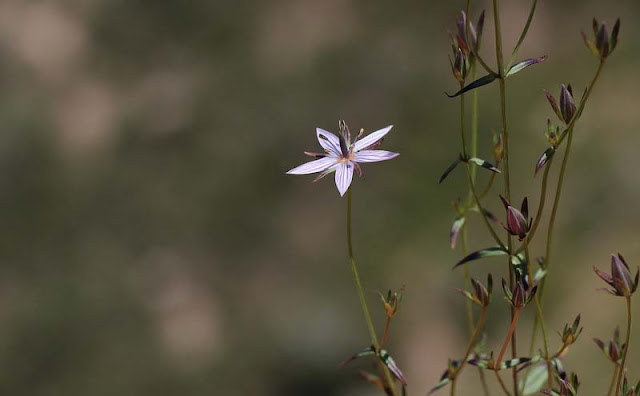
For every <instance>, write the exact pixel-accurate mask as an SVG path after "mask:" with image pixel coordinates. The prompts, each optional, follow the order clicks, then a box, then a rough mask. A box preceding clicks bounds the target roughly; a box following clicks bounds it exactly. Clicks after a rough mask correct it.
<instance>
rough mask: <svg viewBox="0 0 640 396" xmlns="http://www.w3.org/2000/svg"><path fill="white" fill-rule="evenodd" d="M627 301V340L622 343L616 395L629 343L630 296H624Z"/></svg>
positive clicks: (618, 391) (618, 392)
mask: <svg viewBox="0 0 640 396" xmlns="http://www.w3.org/2000/svg"><path fill="white" fill-rule="evenodd" d="M625 299H626V300H627V339H626V340H625V342H624V351H623V352H622V363H621V364H620V370H619V372H618V384H617V385H616V395H619V394H620V386H621V385H622V377H623V376H624V365H625V362H626V361H627V354H628V352H629V341H630V340H631V296H626V297H625Z"/></svg>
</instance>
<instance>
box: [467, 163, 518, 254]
mask: <svg viewBox="0 0 640 396" xmlns="http://www.w3.org/2000/svg"><path fill="white" fill-rule="evenodd" d="M466 168H467V181H468V184H469V188H470V189H471V193H472V194H473V198H474V200H475V201H476V206H478V211H479V212H480V215H481V216H482V219H483V220H484V223H485V225H486V226H487V229H488V230H489V233H491V236H492V237H493V239H494V240H495V241H496V243H497V244H498V245H499V246H500V247H501V248H502V249H503V250H505V251H507V252H509V251H511V249H508V248H507V247H506V246H505V245H504V243H502V240H500V237H499V236H498V234H496V231H495V230H494V229H493V226H492V225H491V223H490V222H489V219H488V218H487V214H486V213H485V210H484V209H483V208H482V204H481V203H480V198H479V197H478V193H477V192H476V187H475V186H474V185H473V180H471V169H469V168H470V165H469V164H467V166H466Z"/></svg>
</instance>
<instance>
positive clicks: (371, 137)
mask: <svg viewBox="0 0 640 396" xmlns="http://www.w3.org/2000/svg"><path fill="white" fill-rule="evenodd" d="M391 128H393V125H389V126H388V127H386V128H382V129H380V130H377V131H375V132H372V133H370V134H368V135H367V136H365V137H363V138H362V139H360V140H358V141H357V142H355V143H354V145H353V150H354V151H355V152H358V151H360V150H364V149H366V148H368V147H369V146H371V145H372V144H374V143H377V142H378V140H380V139H382V138H383V137H384V135H386V134H387V133H389V131H390V130H391Z"/></svg>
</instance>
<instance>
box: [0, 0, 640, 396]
mask: <svg viewBox="0 0 640 396" xmlns="http://www.w3.org/2000/svg"><path fill="white" fill-rule="evenodd" d="M463 3H464V2H463V1H459V2H435V1H403V2H391V1H387V2H370V1H356V0H324V1H316V0H299V1H296V0H270V1H238V2H231V1H213V2H212V1H195V0H194V1H191V0H187V1H141V0H126V1H125V0H112V1H101V0H90V1H73V0H59V1H25V0H3V1H2V2H0V70H1V72H0V86H1V87H2V89H1V90H0V125H1V126H2V127H1V130H2V133H0V257H1V258H2V261H1V263H2V264H1V265H0V393H2V394H7V395H15V396H19V395H47V396H48V395H66V396H74V395H115V394H120V395H154V396H160V395H223V394H224V395H369V394H373V393H374V392H375V391H374V390H373V389H372V388H370V387H369V386H368V385H366V384H363V383H362V382H361V381H360V379H359V378H358V376H357V370H356V369H357V368H358V367H360V368H367V367H368V364H367V363H356V364H354V365H353V367H348V368H345V369H339V368H338V363H339V362H340V361H342V360H343V359H344V358H345V357H346V356H348V355H350V354H351V353H352V352H354V351H356V350H358V349H360V348H361V347H364V346H366V345H367V344H368V341H367V333H366V328H365V325H364V323H363V321H362V318H361V312H360V308H359V304H358V300H357V297H356V294H355V291H354V289H353V285H352V279H351V274H350V271H349V268H348V262H347V258H346V242H345V224H344V221H345V204H346V201H345V200H344V199H341V198H340V197H339V195H338V194H337V191H336V189H335V185H334V184H333V182H332V180H330V178H327V179H325V180H322V181H320V182H318V183H311V180H312V179H313V177H312V176H308V177H293V176H285V174H284V173H285V172H286V171H287V170H288V169H290V168H292V167H294V166H295V165H297V164H299V163H301V162H302V161H305V160H306V159H307V157H305V156H303V155H302V151H303V150H316V149H317V143H316V140H315V134H314V128H315V127H322V128H325V129H328V130H333V131H335V130H336V126H337V120H338V119H339V118H344V119H346V120H347V122H348V123H349V124H350V126H351V128H352V130H358V129H359V128H365V130H367V131H372V130H375V129H378V128H381V127H384V126H386V125H388V124H394V125H395V127H394V129H393V130H392V132H391V133H390V134H389V136H388V138H387V139H386V140H385V146H386V147H385V148H387V149H389V150H392V151H397V152H400V153H401V156H400V157H399V158H397V159H395V160H393V161H390V162H387V163H384V164H367V165H365V166H364V167H363V168H364V172H365V175H364V177H363V178H361V179H357V180H355V182H354V185H353V189H354V191H353V193H354V205H355V206H354V216H355V218H354V232H355V252H356V256H357V259H358V263H359V266H360V270H361V275H362V277H363V280H364V283H365V288H366V292H367V296H368V297H369V301H370V304H371V307H372V309H373V310H374V317H375V319H376V321H377V323H378V324H379V325H381V320H382V317H381V310H380V306H379V305H378V301H379V300H378V297H377V295H376V292H377V291H384V290H386V289H388V288H394V289H395V288H399V287H401V286H402V285H404V286H405V287H406V296H405V301H404V305H403V309H402V311H401V314H400V316H398V318H397V319H396V321H395V322H394V324H393V327H392V334H391V339H390V344H389V350H390V351H391V352H392V354H393V355H394V357H395V359H396V361H397V363H398V364H399V365H400V367H401V368H402V369H403V370H404V371H405V374H406V376H407V377H408V379H409V383H410V385H409V391H410V394H418V395H419V394H424V393H426V391H427V390H428V389H429V388H430V387H431V386H432V385H434V384H435V383H436V382H437V379H438V377H439V375H440V374H441V372H442V371H443V370H444V368H445V366H446V361H447V358H449V357H451V358H455V357H459V356H460V355H461V354H462V352H463V350H464V347H465V345H466V342H467V341H466V340H467V338H466V337H467V333H466V331H467V327H466V323H465V317H464V302H463V299H462V298H461V297H460V296H459V295H457V294H456V293H454V292H453V289H454V288H455V287H460V286H461V283H462V282H461V273H460V272H459V271H451V267H452V264H453V263H455V262H456V260H457V259H459V257H460V252H459V251H451V250H450V249H449V247H448V229H449V227H450V225H451V222H452V220H453V219H454V214H453V211H452V210H451V209H450V201H452V200H454V199H456V198H457V197H462V196H464V194H465V182H464V177H463V174H462V172H461V171H460V170H458V171H457V172H454V173H453V174H452V175H451V177H450V179H448V180H447V182H446V183H444V184H443V185H438V183H437V179H438V176H439V175H440V173H441V172H442V170H443V169H444V168H445V167H446V166H447V165H448V164H449V163H450V161H451V160H452V159H453V158H455V156H456V155H457V152H458V150H459V149H458V144H459V140H458V139H459V135H458V129H457V125H458V124H457V123H458V121H457V114H458V113H457V111H458V102H457V101H455V100H451V99H448V98H447V97H446V96H445V95H444V91H452V90H454V89H455V82H454V80H453V78H452V77H451V76H450V70H449V65H448V60H447V55H448V53H449V40H448V36H447V30H449V29H453V28H454V22H455V16H456V13H457V12H458V11H459V10H460V9H461V8H462V7H463V6H464V4H463ZM477 3H478V4H476V6H477V7H474V19H475V17H476V16H477V15H478V12H479V9H480V8H481V6H482V7H486V8H489V7H490V4H489V2H487V1H484V2H477ZM503 3H504V4H503V6H502V13H503V14H502V15H503V17H502V20H503V24H504V30H505V40H504V41H505V47H506V48H507V49H508V48H510V47H512V45H513V44H514V42H515V40H516V38H517V36H518V34H519V30H520V29H521V26H522V25H523V23H524V20H525V18H526V14H527V11H528V7H529V2H526V1H521V0H518V1H504V2H503ZM593 16H597V17H598V18H602V19H606V20H608V21H610V22H611V23H612V22H613V21H614V19H615V18H616V17H618V16H620V17H622V31H621V36H620V44H619V47H618V49H617V50H616V52H615V53H614V55H613V56H612V58H611V60H610V62H609V63H608V65H607V67H606V69H605V71H604V74H603V76H602V79H601V80H600V82H599V84H598V85H597V87H596V89H595V91H594V93H593V96H592V100H590V102H589V105H588V106H587V109H586V111H585V114H584V117H583V119H582V120H581V121H580V123H579V124H578V127H577V130H576V139H575V144H574V152H573V154H572V158H571V162H570V165H569V170H568V172H569V173H568V176H569V178H568V180H567V182H566V184H565V195H564V199H563V201H562V205H561V213H560V217H559V220H558V224H557V231H556V236H557V240H556V244H555V249H554V253H555V257H556V259H555V262H554V265H553V267H552V271H551V276H550V279H549V286H550V287H549V294H547V300H546V301H547V313H546V318H547V323H548V325H549V327H550V328H551V329H555V330H560V329H561V327H562V326H563V324H564V323H565V322H567V321H570V320H573V318H574V316H575V315H576V314H577V313H582V316H583V321H584V325H585V331H584V333H583V336H582V338H581V339H580V340H579V342H578V343H577V344H576V345H575V346H574V347H572V348H571V351H570V354H569V356H567V358H566V360H565V363H566V365H567V367H568V368H570V369H573V370H576V371H578V372H579V373H580V374H581V377H582V380H583V388H582V392H581V394H583V395H600V394H603V393H604V392H605V389H606V386H607V384H608V381H609V377H610V372H611V367H610V365H609V364H607V362H606V361H605V360H604V359H603V358H602V356H601V353H600V352H599V351H598V350H597V348H596V347H595V346H594V344H593V343H592V341H591V337H596V336H597V337H601V338H609V337H610V335H611V333H612V329H613V327H614V326H615V325H616V324H618V323H620V324H623V323H624V305H623V301H622V300H621V299H616V298H612V297H609V296H608V295H604V294H602V293H598V292H596V291H595V289H596V288H597V287H600V286H601V284H600V283H599V282H598V279H597V278H596V276H595V275H594V274H593V272H592V269H591V268H592V266H594V265H595V266H598V267H601V268H606V267H608V266H609V254H610V253H612V252H615V251H618V250H619V251H622V252H623V253H625V255H626V257H627V259H628V261H629V262H630V263H631V264H632V265H633V266H634V267H635V266H636V265H637V264H638V263H640V244H639V243H638V231H639V228H638V227H639V225H638V218H640V205H639V204H638V202H640V200H639V198H640V172H638V171H637V169H638V158H637V153H638V147H640V135H639V134H638V132H639V126H640V118H639V116H638V111H637V109H638V103H640V94H639V93H638V86H639V84H640V78H639V74H638V70H640V69H639V67H640V55H639V54H640V30H639V28H638V26H640V23H639V22H640V21H639V19H640V4H639V3H638V2H637V1H635V0H626V1H622V0H616V1H612V2H603V1H582V0H581V1H569V0H567V1H553V2H551V1H543V2H540V5H539V8H538V11H537V14H536V17H535V20H534V22H533V24H532V27H531V30H530V34H529V37H528V38H527V40H526V41H525V44H524V46H523V47H522V50H521V52H520V54H521V55H520V56H521V57H522V58H525V57H533V56H539V55H542V54H547V55H549V59H548V61H547V62H545V63H543V64H540V65H536V66H535V67H532V68H530V69H528V70H526V71H524V72H522V73H521V74H519V75H517V76H515V77H514V78H513V79H510V80H509V82H508V110H509V124H510V127H511V131H512V136H513V140H512V158H513V160H512V161H513V174H514V196H515V197H517V200H518V201H519V200H520V198H521V197H522V196H524V195H528V196H529V197H531V201H530V205H531V207H532V209H533V210H535V209H536V208H537V194H538V191H539V185H540V178H535V179H534V178H533V167H534V164H535V161H536V159H537V157H538V156H539V154H540V153H541V152H542V151H543V150H544V149H545V147H546V145H545V139H544V137H543V128H544V124H545V120H546V118H547V117H551V116H552V115H553V114H552V112H551V110H550V108H549V107H548V104H547V103H546V101H545V99H544V96H543V95H542V89H543V88H546V89H548V90H551V91H552V92H558V90H559V84H560V83H572V84H573V86H574V89H575V90H576V92H582V90H583V89H584V87H585V86H586V84H587V82H588V80H589V79H590V76H591V75H592V74H593V72H594V70H595V67H596V60H595V59H594V58H593V57H592V56H591V55H590V54H589V52H588V50H587V49H586V48H585V47H584V45H583V43H582V40H581V38H580V34H579V32H580V29H584V30H585V31H587V32H589V31H590V27H591V18H592V17H593ZM486 27H487V29H485V43H486V44H485V50H484V51H485V52H484V54H485V57H486V58H487V59H489V60H492V59H493V52H492V49H491V48H492V47H493V45H491V44H490V43H492V42H493V34H492V29H491V27H492V18H491V17H490V12H489V13H488V18H487V25H486ZM492 63H493V62H492ZM479 92H480V99H481V104H480V111H481V119H480V140H481V153H482V155H483V156H484V157H490V154H489V137H490V130H491V129H492V128H497V127H498V126H499V119H498V115H499V113H498V111H499V110H498V106H497V103H498V102H497V95H496V94H497V89H496V86H488V87H484V88H482V89H481V90H480V91H479ZM578 96H579V94H578ZM554 175H555V173H554ZM497 188H498V190H496V191H499V190H500V189H501V186H500V185H499V184H498V185H497ZM496 194H497V192H496ZM487 202H488V206H489V207H490V208H492V209H493V210H494V211H496V213H501V211H500V203H499V201H498V199H497V195H494V196H492V197H490V198H489V199H488V201H487ZM544 225H546V223H545V222H543V226H544ZM470 227H471V238H470V245H471V247H472V248H480V247H483V246H485V245H486V244H487V243H489V240H488V239H487V237H486V236H485V235H484V233H483V231H482V228H481V225H480V223H479V220H478V219H474V221H473V222H472V225H471V226H470ZM542 230H544V228H543V229H542ZM540 235H542V234H540ZM542 248H543V246H542V244H541V242H540V241H537V242H536V243H534V245H533V251H534V254H535V255H539V254H541V253H542ZM502 261H503V260H500V261H498V260H494V261H492V260H486V261H484V262H478V263H474V264H473V266H472V267H471V268H472V272H473V274H474V275H475V276H477V277H484V273H486V271H488V270H491V271H492V272H493V274H494V276H495V277H496V278H498V279H499V278H500V277H501V276H503V272H502V271H503V270H504V265H501V264H503V263H502ZM499 295H500V294H499V293H498V294H497V296H498V297H497V298H496V299H495V304H494V308H493V309H492V311H491V319H490V323H489V324H488V327H487V332H488V343H489V346H490V347H491V348H493V349H498V348H499V345H500V343H501V340H502V337H503V335H504V333H505V331H506V328H507V325H508V318H507V308H506V307H507V306H506V304H503V303H502V302H501V298H500V297H499ZM635 312H637V310H635ZM531 319H532V311H529V312H527V314H526V315H525V317H524V318H523V320H522V322H521V323H522V325H521V329H522V333H521V334H523V336H521V338H520V340H521V341H520V349H521V350H524V349H526V345H527V341H526V338H525V337H524V335H526V334H527V333H528V332H529V329H530V323H531ZM636 328H640V327H638V326H637V327H636ZM635 333H636V334H635V335H636V341H639V342H632V344H631V345H632V347H631V352H632V353H633V355H632V359H631V361H630V363H631V367H632V370H633V371H632V374H631V377H632V378H634V379H636V380H637V379H638V377H640V340H639V339H638V337H640V333H638V331H635ZM557 341H558V339H557V338H553V345H557ZM475 377H476V376H475V374H472V371H469V373H468V375H466V376H464V378H463V379H462V381H461V385H460V388H459V390H460V394H469V395H471V394H477V388H475V386H476V385H477V384H476V382H475ZM490 380H491V381H490V383H491V384H492V386H493V385H494V383H493V379H492V378H490ZM464 392H466V393H464Z"/></svg>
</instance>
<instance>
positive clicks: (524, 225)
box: [500, 195, 531, 240]
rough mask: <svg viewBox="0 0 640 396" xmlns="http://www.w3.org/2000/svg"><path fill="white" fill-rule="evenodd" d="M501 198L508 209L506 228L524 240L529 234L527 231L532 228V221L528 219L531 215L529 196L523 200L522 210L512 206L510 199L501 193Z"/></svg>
mask: <svg viewBox="0 0 640 396" xmlns="http://www.w3.org/2000/svg"><path fill="white" fill-rule="evenodd" d="M500 199H501V200H502V203H503V204H504V207H505V209H506V210H507V225H506V226H504V228H505V229H506V230H507V232H509V233H510V234H511V235H516V236H518V238H520V240H523V239H524V238H525V237H526V236H527V232H529V229H530V228H531V222H530V221H528V220H527V218H528V217H529V205H528V200H527V198H525V199H523V200H522V205H521V208H520V210H518V209H516V208H514V207H513V206H511V204H510V203H509V201H507V199H506V198H504V197H503V196H502V195H500Z"/></svg>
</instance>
